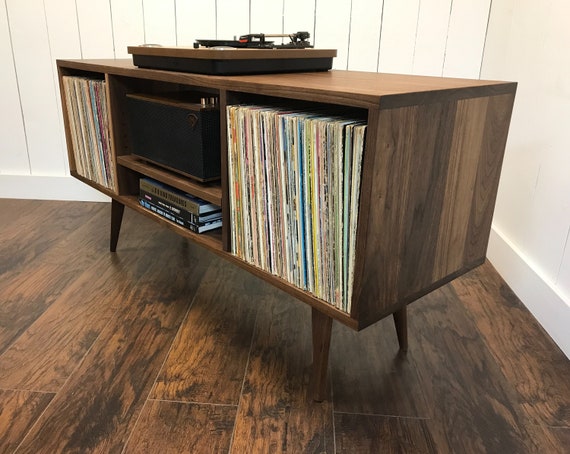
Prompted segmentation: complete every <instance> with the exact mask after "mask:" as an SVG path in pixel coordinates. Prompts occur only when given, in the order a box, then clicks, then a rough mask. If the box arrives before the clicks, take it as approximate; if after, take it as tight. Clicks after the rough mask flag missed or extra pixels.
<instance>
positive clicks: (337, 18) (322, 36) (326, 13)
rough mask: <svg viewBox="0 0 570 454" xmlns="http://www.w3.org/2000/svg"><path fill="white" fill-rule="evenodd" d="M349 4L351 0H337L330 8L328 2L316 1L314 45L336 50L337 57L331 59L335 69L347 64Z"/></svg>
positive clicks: (344, 66) (343, 67)
mask: <svg viewBox="0 0 570 454" xmlns="http://www.w3.org/2000/svg"><path fill="white" fill-rule="evenodd" d="M350 4H351V0H337V1H335V3H334V8H331V4H330V3H328V2H325V1H323V0H320V1H317V10H316V13H315V39H314V43H315V47H318V48H320V49H336V50H337V57H336V58H335V59H334V60H333V68H335V69H346V67H347V65H348V36H349V30H350Z"/></svg>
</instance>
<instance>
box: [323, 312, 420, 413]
mask: <svg viewBox="0 0 570 454" xmlns="http://www.w3.org/2000/svg"><path fill="white" fill-rule="evenodd" d="M412 339H413V336H412ZM414 348H415V345H414V343H412V344H411V345H410V349H414ZM415 367H416V366H415V364H414V363H413V362H411V361H410V360H409V359H408V358H407V355H406V354H402V353H401V352H399V349H398V341H397V338H396V333H395V329H394V324H393V323H392V320H391V319H390V318H386V319H384V320H382V321H380V322H378V323H376V324H375V325H374V326H370V327H368V328H367V329H365V330H363V331H360V332H354V331H352V330H350V329H349V328H347V327H344V326H341V325H338V324H337V325H335V327H334V330H333V342H332V346H331V356H330V369H331V373H330V374H331V378H332V384H333V391H334V409H335V411H338V412H341V413H361V414H376V415H387V416H397V417H400V416H401V417H419V418H427V417H429V416H430V414H431V411H430V409H429V407H428V405H427V403H426V400H425V397H424V390H423V388H422V383H421V382H420V380H419V377H418V373H417V371H416V368H415Z"/></svg>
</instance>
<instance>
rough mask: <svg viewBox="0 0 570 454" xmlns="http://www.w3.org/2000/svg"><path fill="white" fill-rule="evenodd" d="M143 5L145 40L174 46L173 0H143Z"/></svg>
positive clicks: (174, 17)
mask: <svg viewBox="0 0 570 454" xmlns="http://www.w3.org/2000/svg"><path fill="white" fill-rule="evenodd" d="M143 7H144V29H145V37H146V42H147V43H155V44H162V45H163V46H175V45H176V16H175V0H144V1H143ZM196 8H198V5H196Z"/></svg>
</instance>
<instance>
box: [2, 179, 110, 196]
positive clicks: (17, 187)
mask: <svg viewBox="0 0 570 454" xmlns="http://www.w3.org/2000/svg"><path fill="white" fill-rule="evenodd" d="M0 198H3V199H37V200H80V201H86V202H109V201H110V199H109V197H107V196H106V195H104V194H102V193H100V192H99V191H96V190H95V189H93V188H91V187H89V186H87V185H86V184H84V183H81V182H80V181H79V180H76V179H75V178H73V177H71V176H38V175H0Z"/></svg>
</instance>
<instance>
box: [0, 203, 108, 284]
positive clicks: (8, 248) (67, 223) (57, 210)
mask: <svg viewBox="0 0 570 454" xmlns="http://www.w3.org/2000/svg"><path fill="white" fill-rule="evenodd" d="M2 200H4V199H0V203H2V204H4V203H5V202H2ZM0 206H1V205H0ZM9 206H12V205H9ZM9 206H8V207H9ZM106 206H107V204H105V203H83V202H41V201H36V202H35V203H32V204H29V203H24V207H23V208H22V209H21V210H16V209H15V210H12V211H11V212H10V216H8V217H14V218H15V219H16V220H15V221H14V222H11V223H10V225H8V226H7V227H4V228H2V230H0V232H1V233H0V235H1V236H0V240H1V241H0V244H1V245H2V246H1V247H0V275H3V274H6V273H8V272H10V271H14V270H15V269H16V268H20V267H21V266H23V265H25V264H27V263H31V261H33V260H35V259H36V258H38V257H39V256H41V255H42V253H44V252H46V251H50V250H51V248H52V247H54V246H55V245H56V244H58V243H59V242H61V241H62V240H65V239H66V238H67V237H69V236H70V235H72V234H73V233H74V232H75V231H76V230H77V229H79V228H81V227H82V226H84V225H85V223H87V222H89V221H91V220H92V218H93V217H94V216H96V215H97V214H101V215H102V214H103V213H104V211H105V208H106ZM101 219H103V218H101ZM85 238H87V236H85Z"/></svg>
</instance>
